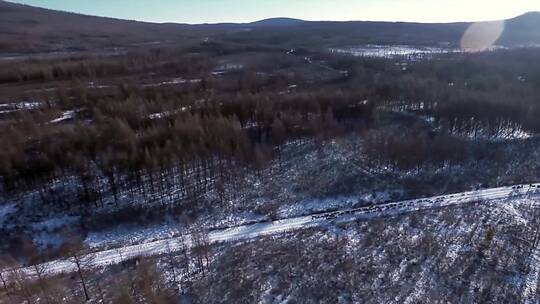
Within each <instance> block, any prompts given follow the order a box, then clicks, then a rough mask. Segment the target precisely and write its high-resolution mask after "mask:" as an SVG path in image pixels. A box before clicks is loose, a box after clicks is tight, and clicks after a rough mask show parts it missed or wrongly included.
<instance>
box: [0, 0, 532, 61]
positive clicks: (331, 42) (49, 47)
mask: <svg viewBox="0 0 540 304" xmlns="http://www.w3.org/2000/svg"><path fill="white" fill-rule="evenodd" d="M470 24H471V23H443V24H436V23H431V24H426V23H406V22H365V21H351V22H330V21H328V22H322V21H304V20H299V19H293V18H271V19H265V20H260V21H256V22H253V23H247V24H234V23H222V24H201V25H188V24H175V23H164V24H158V23H148V22H138V21H129V20H120V19H113V18H104V17H94V16H87V15H81V14H74V13H68V12H61V11H54V10H49V9H43V8H37V7H32V6H27V5H21V4H15V3H10V2H6V1H2V0H0V53H29V52H54V51H66V50H92V49H105V48H116V47H126V46H134V45H161V44H165V43H167V44H175V45H189V44H194V43H195V44H196V43H199V42H200V41H202V40H204V39H205V38H206V37H211V38H212V40H214V41H218V40H219V41H223V42H230V43H242V44H257V45H269V46H273V47H276V46H277V47H287V48H289V47H328V46H346V45H350V46H354V45H361V44H368V43H369V44H409V45H415V44H421V45H457V44H458V43H459V41H460V39H461V37H462V35H463V33H464V32H465V30H466V29H467V27H468V26H469V25H470ZM499 44H505V45H524V44H540V13H538V12H531V13H527V14H524V15H522V16H519V17H516V18H513V19H510V20H507V22H506V30H505V32H504V34H503V35H502V37H501V39H500V40H499Z"/></svg>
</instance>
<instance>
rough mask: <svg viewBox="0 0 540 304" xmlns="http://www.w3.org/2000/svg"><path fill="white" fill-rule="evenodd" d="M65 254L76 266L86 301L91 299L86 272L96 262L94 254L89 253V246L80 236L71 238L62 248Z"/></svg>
mask: <svg viewBox="0 0 540 304" xmlns="http://www.w3.org/2000/svg"><path fill="white" fill-rule="evenodd" d="M62 252H63V255H64V256H66V257H67V258H68V259H69V260H70V261H71V262H73V264H74V265H75V267H76V271H77V275H78V277H79V280H80V282H81V287H82V289H83V292H84V297H85V299H86V301H89V300H90V294H89V291H88V283H87V280H86V277H85V272H86V271H87V270H88V269H90V268H91V267H92V265H93V262H94V256H93V255H92V254H90V253H89V250H88V248H87V247H86V246H85V245H84V243H83V242H82V241H81V240H80V239H78V238H71V239H70V240H69V241H68V242H66V244H65V245H64V246H63V248H62Z"/></svg>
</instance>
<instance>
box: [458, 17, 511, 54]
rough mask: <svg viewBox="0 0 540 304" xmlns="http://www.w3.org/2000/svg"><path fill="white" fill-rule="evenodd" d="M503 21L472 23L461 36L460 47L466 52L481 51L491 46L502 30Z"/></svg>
mask: <svg viewBox="0 0 540 304" xmlns="http://www.w3.org/2000/svg"><path fill="white" fill-rule="evenodd" d="M504 27H505V23H504V21H488V22H477V23H473V24H472V25H471V26H469V28H468V29H467V30H466V31H465V34H463V37H462V38H461V49H462V50H463V51H466V52H482V51H485V50H487V49H489V48H490V47H492V46H493V45H494V44H495V43H496V42H497V40H499V38H500V37H501V35H502V33H503V32H504Z"/></svg>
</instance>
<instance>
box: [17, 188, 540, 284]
mask: <svg viewBox="0 0 540 304" xmlns="http://www.w3.org/2000/svg"><path fill="white" fill-rule="evenodd" d="M538 195H540V184H527V185H514V186H508V187H500V188H491V189H483V190H477V191H470V192H462V193H456V194H449V195H441V196H435V197H430V198H422V199H416V200H407V201H399V202H393V203H385V204H380V205H375V206H367V207H361V208H355V209H344V210H338V211H332V212H326V213H319V214H313V215H308V216H301V217H295V218H289V219H284V220H278V221H274V222H264V223H256V224H250V225H243V226H237V227H232V228H227V229H220V230H213V231H211V232H209V233H208V235H207V240H208V242H210V243H219V242H232V241H237V240H242V239H250V238H256V237H260V236H266V235H273V234H280V233H284V232H289V231H294V230H299V229H306V228H311V227H317V226H323V225H326V224H329V223H332V222H347V221H354V220H360V219H369V218H374V217H380V216H389V215H394V214H400V213H407V212H414V211H417V210H425V209H430V208H441V207H446V206H452V205H460V204H468V203H476V202H488V201H492V200H505V199H513V198H523V197H527V196H538ZM192 239H193V236H192V235H186V236H183V237H174V238H169V239H164V240H159V241H154V242H148V243H143V244H138V245H131V246H126V247H122V248H117V249H110V250H104V251H98V252H94V253H90V254H87V255H86V256H85V257H84V258H83V260H86V263H85V264H86V265H88V266H87V267H96V268H97V267H102V266H106V265H112V264H117V263H120V262H122V261H126V260H129V259H133V258H136V257H140V256H159V255H162V254H166V253H168V252H174V251H178V250H180V249H181V248H183V247H190V246H192V243H193V241H192ZM39 269H42V270H44V272H45V273H47V274H51V275H53V274H58V273H69V272H73V271H76V270H77V269H76V265H75V263H73V262H72V261H71V260H69V259H61V260H55V261H51V262H47V263H44V264H41V265H39ZM23 271H25V272H27V273H29V274H32V273H34V272H35V268H34V267H27V268H25V269H23Z"/></svg>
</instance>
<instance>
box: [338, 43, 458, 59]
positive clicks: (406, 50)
mask: <svg viewBox="0 0 540 304" xmlns="http://www.w3.org/2000/svg"><path fill="white" fill-rule="evenodd" d="M330 52H332V53H337V54H346V55H352V56H357V57H373V58H398V57H410V58H416V59H419V58H424V57H428V56H433V55H438V54H450V53H459V52H461V51H460V50H459V49H455V48H439V47H416V46H408V45H372V44H370V45H366V46H362V47H350V48H331V49H330Z"/></svg>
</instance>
